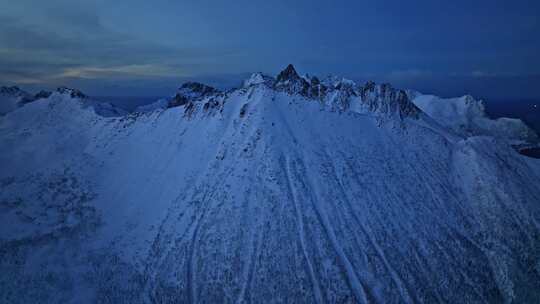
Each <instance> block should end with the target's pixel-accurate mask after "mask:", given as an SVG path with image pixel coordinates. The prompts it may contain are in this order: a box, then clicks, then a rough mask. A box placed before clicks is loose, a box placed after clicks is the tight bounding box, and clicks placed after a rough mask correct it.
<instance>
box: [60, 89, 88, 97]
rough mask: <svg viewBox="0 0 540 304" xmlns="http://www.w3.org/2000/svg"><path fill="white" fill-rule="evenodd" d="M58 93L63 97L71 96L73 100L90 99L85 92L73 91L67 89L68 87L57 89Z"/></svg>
mask: <svg viewBox="0 0 540 304" xmlns="http://www.w3.org/2000/svg"><path fill="white" fill-rule="evenodd" d="M56 92H57V93H59V94H63V95H69V96H70V97H72V98H80V99H84V98H88V96H86V95H85V94H84V93H83V92H81V91H79V90H77V89H72V88H67V87H60V88H58V89H56Z"/></svg>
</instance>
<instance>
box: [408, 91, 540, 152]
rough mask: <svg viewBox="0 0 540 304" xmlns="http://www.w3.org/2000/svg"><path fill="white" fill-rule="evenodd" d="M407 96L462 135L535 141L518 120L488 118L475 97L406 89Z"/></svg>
mask: <svg viewBox="0 0 540 304" xmlns="http://www.w3.org/2000/svg"><path fill="white" fill-rule="evenodd" d="M409 97H410V99H411V100H412V102H413V103H414V104H415V105H416V106H418V107H419V108H420V109H422V111H423V112H425V113H427V114H428V115H429V116H431V117H432V118H434V119H435V120H436V121H437V122H438V123H440V124H441V125H443V126H445V127H448V128H450V129H452V130H453V131H455V132H457V133H458V134H460V135H462V136H479V135H489V136H495V137H499V138H504V139H506V140H508V141H510V142H511V143H512V144H514V145H516V146H519V145H528V144H531V143H538V141H539V139H538V135H537V134H536V133H535V132H534V131H533V130H532V129H531V128H529V127H528V126H527V125H525V124H524V123H523V122H522V121H521V120H519V119H514V118H498V119H490V118H489V117H488V116H487V114H486V111H485V106H484V103H483V101H481V100H475V99H474V98H473V97H472V96H470V95H465V96H463V97H459V98H440V97H437V96H433V95H422V94H420V93H418V92H412V91H409Z"/></svg>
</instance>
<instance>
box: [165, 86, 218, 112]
mask: <svg viewBox="0 0 540 304" xmlns="http://www.w3.org/2000/svg"><path fill="white" fill-rule="evenodd" d="M218 93H220V91H219V90H218V89H216V88H213V87H211V86H208V85H205V84H202V83H200V82H186V83H184V84H182V86H180V88H179V89H178V91H177V92H176V95H174V97H173V98H172V99H171V100H170V101H169V104H168V106H167V107H168V108H173V107H178V106H183V105H185V104H187V103H188V102H190V101H193V100H197V99H201V98H204V97H208V96H211V95H215V94H218Z"/></svg>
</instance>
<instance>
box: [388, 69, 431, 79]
mask: <svg viewBox="0 0 540 304" xmlns="http://www.w3.org/2000/svg"><path fill="white" fill-rule="evenodd" d="M431 76H433V72H431V71H426V70H419V69H408V70H396V71H392V72H390V74H389V75H388V77H389V78H394V79H395V78H398V79H409V78H423V77H431Z"/></svg>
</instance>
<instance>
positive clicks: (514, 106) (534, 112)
mask: <svg viewBox="0 0 540 304" xmlns="http://www.w3.org/2000/svg"><path fill="white" fill-rule="evenodd" d="M485 104H486V111H487V113H488V115H489V116H490V117H491V118H499V117H510V118H519V119H521V120H523V121H524V122H525V123H526V124H527V125H528V126H529V127H531V128H532V129H534V130H535V131H536V133H537V134H540V99H505V100H496V99H495V100H485Z"/></svg>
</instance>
